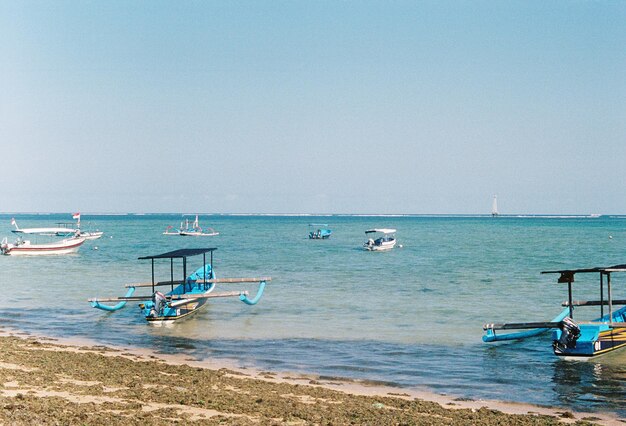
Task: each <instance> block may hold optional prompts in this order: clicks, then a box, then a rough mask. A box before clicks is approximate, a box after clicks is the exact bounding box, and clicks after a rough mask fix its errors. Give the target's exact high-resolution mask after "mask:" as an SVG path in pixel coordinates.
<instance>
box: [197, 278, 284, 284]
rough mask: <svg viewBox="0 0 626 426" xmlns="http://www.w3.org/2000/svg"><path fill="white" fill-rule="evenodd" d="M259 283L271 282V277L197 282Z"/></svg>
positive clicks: (217, 279) (213, 279) (200, 281)
mask: <svg viewBox="0 0 626 426" xmlns="http://www.w3.org/2000/svg"><path fill="white" fill-rule="evenodd" d="M261 281H266V282H267V281H272V278H271V277H260V278H212V279H210V280H206V281H203V280H198V282H199V283H204V282H207V283H220V284H225V283H258V282H261Z"/></svg>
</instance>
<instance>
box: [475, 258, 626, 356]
mask: <svg viewBox="0 0 626 426" xmlns="http://www.w3.org/2000/svg"><path fill="white" fill-rule="evenodd" d="M614 272H626V264H624V265H615V266H609V267H599V268H588V269H565V270H558V271H544V272H542V274H559V278H558V282H559V283H563V284H567V292H568V300H567V301H565V302H563V303H562V305H563V306H565V309H564V310H563V312H561V313H560V314H559V315H557V316H556V317H555V318H554V319H553V320H552V321H549V322H525V323H501V324H493V323H492V324H485V325H484V326H483V330H485V335H484V336H483V341H485V342H498V341H504V340H521V339H525V338H527V337H532V336H537V335H539V334H541V333H544V332H546V331H548V330H553V333H552V348H553V350H554V354H555V355H557V356H561V357H568V358H569V357H576V358H591V357H594V356H597V355H602V354H605V353H607V352H610V351H613V350H615V349H619V348H621V347H624V346H626V300H617V299H613V289H612V287H611V274H612V273H614ZM582 273H598V274H600V300H588V301H586V300H585V301H575V300H573V294H572V283H573V282H574V276H575V275H576V274H582ZM605 278H606V298H605V293H604V288H605V285H604V281H605V280H604V279H605ZM582 306H600V316H599V317H598V318H597V319H595V320H593V321H584V322H579V323H576V322H574V308H575V307H582ZM605 306H606V307H607V310H606V311H607V312H606V313H605ZM616 306H621V307H620V308H618V309H615V307H616ZM496 330H525V331H517V332H513V333H505V334H497V333H496Z"/></svg>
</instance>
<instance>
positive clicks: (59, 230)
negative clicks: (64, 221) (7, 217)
mask: <svg viewBox="0 0 626 426" xmlns="http://www.w3.org/2000/svg"><path fill="white" fill-rule="evenodd" d="M11 225H13V226H15V229H12V230H11V232H13V233H14V234H38V235H57V236H63V235H68V234H69V235H73V234H75V233H76V231H77V229H75V228H69V227H67V226H57V227H49V228H20V227H19V226H18V225H17V222H16V221H15V218H12V219H11Z"/></svg>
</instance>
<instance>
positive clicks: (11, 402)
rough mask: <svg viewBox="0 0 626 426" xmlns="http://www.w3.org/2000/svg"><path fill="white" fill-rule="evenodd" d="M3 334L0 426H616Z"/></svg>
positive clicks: (607, 419)
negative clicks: (359, 425)
mask: <svg viewBox="0 0 626 426" xmlns="http://www.w3.org/2000/svg"><path fill="white" fill-rule="evenodd" d="M3 334H4V335H3V336H1V337H0V341H1V344H2V348H3V349H2V351H0V374H1V376H2V395H1V396H0V398H1V403H2V407H3V409H2V411H1V414H0V423H2V424H17V425H20V424H99V425H101V424H129V425H131V424H171V423H179V424H237V425H247V424H276V425H282V424H289V425H307V424H331V425H335V424H338V425H341V424H370V425H385V424H427V425H467V424H472V425H504V424H507V425H510V424H515V425H544V424H602V425H612V424H623V422H622V421H621V420H620V419H617V418H615V417H611V416H609V415H602V414H590V413H572V412H570V411H566V410H562V409H556V408H548V407H537V406H531V405H524V404H514V403H505V402H499V401H475V400H467V399H464V398H454V397H453V396H444V395H436V394H431V393H420V392H413V391H407V390H405V389H398V388H391V387H385V386H380V385H376V384H368V383H362V382H356V381H347V380H342V379H339V378H329V377H315V376H303V375H297V374H288V373H284V374H277V373H271V372H263V371H251V370H249V369H240V368H232V367H229V368H226V367H219V365H218V364H213V363H211V362H199V361H196V360H193V359H186V358H184V357H180V356H161V355H158V356H157V355H153V354H149V353H145V352H140V351H130V350H124V349H117V348H109V347H103V346H80V345H76V344H72V345H68V344H67V343H66V342H61V341H56V340H52V339H47V338H42V337H32V336H26V335H23V334H20V333H14V332H5V333H3Z"/></svg>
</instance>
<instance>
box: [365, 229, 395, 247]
mask: <svg viewBox="0 0 626 426" xmlns="http://www.w3.org/2000/svg"><path fill="white" fill-rule="evenodd" d="M395 234H396V230H395V229H389V228H376V229H368V230H367V231H365V235H367V236H368V237H369V238H368V239H367V241H366V242H365V244H363V248H364V249H365V250H367V251H386V250H391V249H392V248H394V247H395V245H396V235H395Z"/></svg>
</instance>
